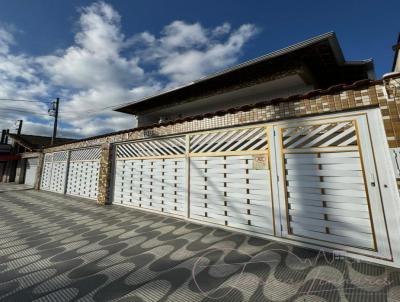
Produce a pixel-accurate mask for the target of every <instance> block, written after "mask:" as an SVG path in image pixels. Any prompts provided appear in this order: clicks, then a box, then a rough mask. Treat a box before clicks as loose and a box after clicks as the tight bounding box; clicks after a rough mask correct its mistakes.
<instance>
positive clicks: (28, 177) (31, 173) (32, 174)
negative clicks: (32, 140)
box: [24, 157, 38, 186]
mask: <svg viewBox="0 0 400 302" xmlns="http://www.w3.org/2000/svg"><path fill="white" fill-rule="evenodd" d="M37 167H38V158H37V157H32V158H27V159H26V166H25V181H24V182H25V184H26V185H29V186H34V185H35V181H36V172H37Z"/></svg>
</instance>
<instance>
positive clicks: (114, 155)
mask: <svg viewBox="0 0 400 302" xmlns="http://www.w3.org/2000/svg"><path fill="white" fill-rule="evenodd" d="M399 89H400V73H390V74H388V75H386V76H385V77H384V78H383V79H377V80H376V79H374V69H373V64H372V61H371V60H366V61H357V62H348V61H346V60H345V59H344V56H343V54H342V52H341V51H340V47H339V44H338V41H337V39H336V36H335V35H334V34H333V33H328V34H325V35H322V36H319V37H316V38H313V39H310V40H307V41H305V42H301V43H299V44H296V45H294V46H291V47H288V48H285V49H283V50H279V51H276V52H274V53H272V54H268V55H265V56H263V57H261V58H258V59H255V60H252V61H249V62H247V63H243V64H240V65H238V66H235V67H232V68H229V69H227V70H225V71H221V72H219V73H217V74H214V75H212V76H208V77H205V78H203V79H200V80H198V81H194V82H193V83H191V84H189V85H185V86H182V87H178V88H176V89H173V90H170V91H166V92H161V93H159V94H156V95H154V96H150V97H148V98H145V99H142V100H139V101H135V102H131V103H128V104H125V105H124V106H121V107H119V108H117V109H116V110H117V111H119V112H124V113H128V114H132V115H136V116H137V118H138V123H139V125H138V127H137V128H134V129H127V130H123V131H118V132H114V133H109V134H105V135H99V136H95V137H89V138H86V139H82V140H77V141H74V142H68V143H65V144H60V145H58V146H53V147H49V148H45V149H44V154H43V155H42V156H41V157H40V159H39V168H38V169H39V173H40V175H41V177H40V178H41V180H40V184H38V185H37V186H36V188H37V189H40V190H46V191H50V192H56V193H61V194H68V195H73V196H81V197H86V198H90V199H93V200H96V201H97V203H99V204H113V205H119V206H127V207H134V208H136V209H140V210H144V211H150V212H155V213H161V214H163V215H167V216H171V217H176V218H179V219H185V220H188V221H192V222H196V223H200V224H204V225H213V226H217V227H220V228H224V229H229V230H236V231H238V232H242V233H246V234H251V235H253V236H258V237H262V238H267V239H269V240H275V241H278V242H283V243H288V244H291V245H298V246H302V247H309V248H314V249H318V250H321V251H328V252H332V251H340V253H346V255H348V256H351V257H353V258H357V259H362V260H366V261H370V262H374V263H377V264H383V265H390V266H393V267H400V233H399V232H398V226H399V225H400V215H399V213H400V197H399V191H398V186H397V182H396V174H395V169H394V166H393V163H392V159H391V156H392V155H391V154H392V153H393V152H394V151H396V150H397V148H399V147H400V115H399V109H400V94H399V93H398V92H399Z"/></svg>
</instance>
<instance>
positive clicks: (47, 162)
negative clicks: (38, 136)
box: [40, 153, 53, 191]
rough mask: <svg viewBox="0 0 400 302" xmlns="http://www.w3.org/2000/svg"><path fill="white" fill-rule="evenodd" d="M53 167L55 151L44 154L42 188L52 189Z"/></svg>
mask: <svg viewBox="0 0 400 302" xmlns="http://www.w3.org/2000/svg"><path fill="white" fill-rule="evenodd" d="M52 167H53V153H47V154H45V155H44V160H43V169H42V177H41V182H40V189H41V190H46V191H48V190H50V182H51V170H52Z"/></svg>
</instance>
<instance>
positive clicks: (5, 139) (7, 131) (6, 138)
mask: <svg viewBox="0 0 400 302" xmlns="http://www.w3.org/2000/svg"><path fill="white" fill-rule="evenodd" d="M9 134H10V129H6V136H5V138H4V143H5V144H6V145H7V144H8V135H9Z"/></svg>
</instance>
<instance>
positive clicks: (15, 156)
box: [0, 154, 21, 161]
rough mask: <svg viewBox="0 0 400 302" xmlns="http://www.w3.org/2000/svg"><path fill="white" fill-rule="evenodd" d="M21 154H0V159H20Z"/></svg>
mask: <svg viewBox="0 0 400 302" xmlns="http://www.w3.org/2000/svg"><path fill="white" fill-rule="evenodd" d="M20 158H21V156H20V155H18V154H15V155H14V154H7V155H0V161H6V160H18V159H20Z"/></svg>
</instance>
